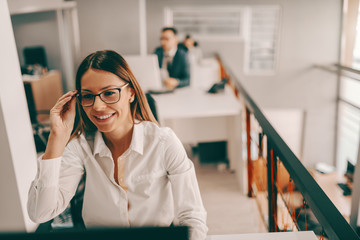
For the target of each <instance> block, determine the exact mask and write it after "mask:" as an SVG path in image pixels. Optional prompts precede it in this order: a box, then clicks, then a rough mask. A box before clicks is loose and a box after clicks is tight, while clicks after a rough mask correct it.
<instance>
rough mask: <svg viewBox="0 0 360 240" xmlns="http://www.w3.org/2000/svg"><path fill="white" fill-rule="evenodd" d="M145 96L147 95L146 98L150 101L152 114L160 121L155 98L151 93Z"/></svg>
mask: <svg viewBox="0 0 360 240" xmlns="http://www.w3.org/2000/svg"><path fill="white" fill-rule="evenodd" d="M145 96H146V99H147V101H148V103H149V106H150V109H151V112H152V114H153V115H154V117H155V119H156V121H158V115H157V111H156V102H155V99H154V98H153V97H152V96H151V94H150V93H146V94H145Z"/></svg>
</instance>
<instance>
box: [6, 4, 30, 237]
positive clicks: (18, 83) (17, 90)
mask: <svg viewBox="0 0 360 240" xmlns="http://www.w3.org/2000/svg"><path fill="white" fill-rule="evenodd" d="M0 32H1V33H2V37H1V39H0V52H1V54H2V56H3V57H2V58H0V72H1V78H0V152H1V156H0V192H1V197H0V199H1V204H0V231H25V230H27V231H32V230H34V229H35V227H36V224H34V223H33V222H31V221H30V219H29V217H28V214H27V210H26V203H27V193H28V190H29V187H30V183H31V181H32V180H33V179H34V177H35V174H36V150H35V144H34V139H33V135H32V129H31V124H30V117H29V112H28V109H27V104H26V98H25V91H24V87H23V82H22V79H21V73H20V65H19V61H18V56H17V52H16V46H15V39H14V34H13V30H12V27H11V20H10V15H9V11H8V6H7V1H6V0H0ZM5 56H6V57H5Z"/></svg>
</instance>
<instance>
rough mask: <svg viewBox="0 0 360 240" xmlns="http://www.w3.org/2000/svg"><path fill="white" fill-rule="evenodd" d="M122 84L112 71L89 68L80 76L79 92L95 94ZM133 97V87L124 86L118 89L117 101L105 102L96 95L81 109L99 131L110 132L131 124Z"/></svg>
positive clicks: (123, 83)
mask: <svg viewBox="0 0 360 240" xmlns="http://www.w3.org/2000/svg"><path fill="white" fill-rule="evenodd" d="M124 85H126V82H125V81H123V80H122V79H120V78H119V77H118V76H116V75H115V74H113V73H110V72H106V71H103V70H97V69H95V70H94V69H89V70H87V71H86V72H85V74H84V75H83V76H82V78H81V94H82V95H83V94H94V95H95V94H99V93H101V92H104V91H106V90H111V89H114V88H120V87H122V86H124ZM115 91H117V90H115ZM108 93H111V92H108V91H106V92H105V93H104V96H106V95H109V94H108ZM87 96H91V95H87ZM133 97H134V91H133V89H132V88H131V87H129V86H126V87H124V88H122V89H121V90H120V100H119V101H118V102H116V103H113V104H107V103H105V102H103V101H102V100H101V99H100V96H96V97H95V100H94V104H93V105H92V106H89V107H84V106H83V109H84V111H85V113H86V115H87V116H88V118H89V119H90V120H91V121H92V122H93V123H94V124H95V126H96V127H97V128H98V130H99V131H100V132H103V133H104V134H112V133H116V131H121V129H123V128H127V127H128V126H129V124H131V125H132V124H133V120H132V116H131V110H130V101H131V99H132V98H133Z"/></svg>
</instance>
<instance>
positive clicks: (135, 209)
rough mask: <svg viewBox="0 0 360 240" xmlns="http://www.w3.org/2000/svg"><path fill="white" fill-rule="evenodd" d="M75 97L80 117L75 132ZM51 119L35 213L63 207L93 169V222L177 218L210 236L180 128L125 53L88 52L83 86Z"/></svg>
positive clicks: (33, 193) (196, 235)
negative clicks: (163, 117) (167, 120)
mask: <svg viewBox="0 0 360 240" xmlns="http://www.w3.org/2000/svg"><path fill="white" fill-rule="evenodd" d="M76 99H77V101H76ZM76 104H77V114H79V119H80V120H79V123H78V124H77V126H75V130H74V132H73V134H72V135H71V132H72V129H73V126H74V119H75V115H76V113H75V112H76V110H75V109H76ZM50 126H51V132H50V136H49V140H48V144H47V147H46V150H45V153H44V155H43V156H42V157H40V158H39V161H38V162H39V168H38V174H37V176H36V178H35V180H34V181H33V183H32V186H31V188H30V191H29V200H28V212H29V216H30V218H31V219H32V220H33V221H35V222H45V221H48V220H50V219H52V218H53V217H55V216H57V215H58V214H59V213H61V212H62V211H63V210H64V209H65V208H66V206H67V205H68V204H69V202H70V200H71V198H72V197H73V196H74V194H75V191H76V188H77V186H78V183H79V181H80V179H81V178H82V176H83V175H84V174H85V173H86V185H85V191H84V201H83V210H82V216H83V220H84V223H85V225H86V226H87V227H91V226H149V225H150V226H170V225H171V224H172V223H173V221H174V219H178V221H179V224H180V225H187V226H189V227H190V237H191V239H205V237H206V232H207V227H206V211H205V209H204V207H203V204H202V200H201V196H200V192H199V188H198V184H197V180H196V176H195V171H194V166H193V164H192V162H191V161H190V160H189V159H188V157H187V156H186V153H185V151H184V148H183V146H182V144H181V142H180V141H179V140H178V138H177V137H176V136H175V134H174V133H173V131H172V130H171V129H169V128H160V127H159V126H158V125H157V122H156V120H155V119H154V117H153V115H152V114H151V111H150V109H149V106H148V103H147V101H146V98H145V96H144V94H143V92H142V90H141V88H140V86H139V84H138V82H137V81H136V79H135V77H134V76H133V74H132V72H131V70H130V68H129V66H128V65H127V63H126V62H125V60H124V59H123V58H122V57H121V56H120V55H119V54H117V53H116V52H114V51H98V52H95V53H92V54H90V55H89V56H87V57H86V58H85V59H84V60H83V62H82V63H81V64H80V66H79V69H78V72H77V75H76V90H75V91H71V92H68V93H66V94H65V95H63V96H62V97H61V98H60V99H59V100H58V101H57V103H56V104H55V106H54V107H53V108H52V109H51V112H50ZM69 140H70V141H69Z"/></svg>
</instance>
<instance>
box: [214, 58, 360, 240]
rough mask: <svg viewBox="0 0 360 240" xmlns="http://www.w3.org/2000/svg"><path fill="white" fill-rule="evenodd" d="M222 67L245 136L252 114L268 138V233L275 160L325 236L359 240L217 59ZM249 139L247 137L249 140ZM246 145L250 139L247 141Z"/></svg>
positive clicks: (273, 204) (273, 222)
mask: <svg viewBox="0 0 360 240" xmlns="http://www.w3.org/2000/svg"><path fill="white" fill-rule="evenodd" d="M219 62H220V64H222V66H221V67H222V68H221V70H222V75H223V77H226V78H228V79H229V81H230V82H231V84H232V86H233V87H234V91H235V92H236V94H237V95H239V96H240V98H241V99H242V102H243V103H244V105H245V109H246V123H247V124H249V125H247V127H246V129H247V135H248V136H250V115H251V114H252V115H253V116H254V118H255V119H256V121H257V122H258V124H259V125H260V127H261V129H262V133H261V134H262V135H264V136H266V139H267V165H266V167H267V173H268V174H267V176H268V177H267V183H268V189H267V191H268V192H267V196H268V211H269V214H268V217H269V219H268V226H269V231H271V232H273V231H278V230H279V229H278V226H277V225H276V215H277V200H278V199H277V196H278V188H277V186H276V185H277V179H276V178H277V161H278V160H279V161H281V162H282V163H283V165H284V167H285V168H286V170H287V172H288V173H289V174H290V178H291V180H292V181H293V182H294V184H295V185H296V187H297V189H298V191H299V192H300V193H301V195H302V196H303V199H304V202H306V204H307V205H308V206H309V207H310V209H311V210H312V212H313V214H314V215H315V217H316V219H317V220H318V222H319V224H320V225H321V226H322V229H323V232H324V233H325V234H326V237H327V238H328V239H331V240H350V239H360V238H359V236H358V235H357V234H356V232H355V231H354V229H353V228H352V227H351V226H350V225H349V223H348V222H347V221H346V220H345V218H344V217H343V216H342V214H341V213H340V212H339V210H338V209H337V208H336V207H335V205H334V204H333V202H332V201H331V200H330V199H329V198H328V196H327V195H326V194H325V193H324V191H323V190H322V188H321V187H320V186H319V185H318V183H317V182H316V181H315V179H314V178H313V176H312V175H311V174H310V172H309V171H308V170H307V169H306V168H305V167H304V165H303V164H302V163H301V162H300V160H299V159H298V158H297V157H296V155H295V154H294V153H293V152H292V150H291V149H290V148H289V146H288V145H287V144H286V142H285V141H284V140H283V139H282V138H281V137H280V136H279V134H278V133H277V131H276V130H275V129H274V127H273V126H272V125H271V124H270V122H269V121H268V119H267V118H266V117H265V116H264V113H263V112H262V111H261V110H260V108H259V107H258V105H257V104H256V103H255V101H254V100H253V99H252V97H251V96H250V95H249V94H248V92H247V91H246V90H245V88H244V87H243V85H242V84H241V82H240V81H239V80H238V79H237V78H236V77H235V76H234V74H232V72H231V70H230V69H229V68H227V66H226V64H224V63H223V62H222V61H221V59H220V58H219ZM248 139H249V138H248ZM248 144H250V143H249V140H248ZM247 150H248V154H247V155H248V164H249V166H248V171H249V173H248V175H249V176H248V177H249V178H248V181H252V179H251V175H252V173H251V169H252V166H251V162H252V161H251V157H250V156H251V152H250V151H251V150H250V148H249V147H248V149H247ZM248 186H249V191H248V195H249V196H251V195H252V190H251V184H249V185H248Z"/></svg>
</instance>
